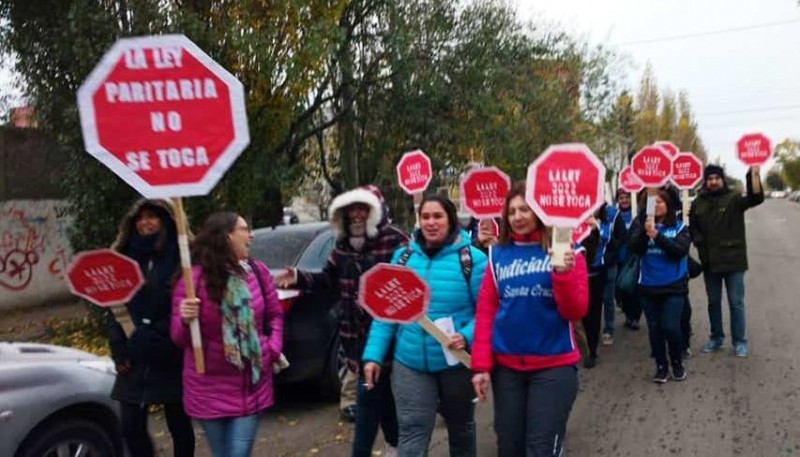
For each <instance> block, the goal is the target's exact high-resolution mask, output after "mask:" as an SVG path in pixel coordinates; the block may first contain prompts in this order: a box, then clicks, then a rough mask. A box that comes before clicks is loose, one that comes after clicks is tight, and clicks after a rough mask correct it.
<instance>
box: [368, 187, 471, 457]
mask: <svg viewBox="0 0 800 457" xmlns="http://www.w3.org/2000/svg"><path fill="white" fill-rule="evenodd" d="M418 216H419V224H420V228H419V229H418V230H416V231H415V232H414V236H413V238H412V241H411V243H410V244H409V246H408V247H407V248H401V249H399V250H398V251H397V252H395V254H394V257H393V258H392V263H393V264H401V265H405V266H407V267H408V268H411V269H412V270H414V271H415V272H416V273H417V274H418V275H419V276H420V277H421V278H423V279H424V280H425V281H426V282H427V284H428V286H429V287H430V294H431V295H430V305H429V307H428V314H427V315H428V317H430V319H431V320H433V321H436V320H438V319H449V320H451V321H452V326H453V328H454V329H455V333H454V334H452V335H451V336H450V344H449V345H448V348H449V349H453V350H459V349H468V348H469V346H470V344H471V343H472V332H473V328H474V325H475V300H476V297H477V296H478V288H479V286H480V283H481V279H482V278H483V272H484V269H485V268H486V256H485V255H484V254H483V252H481V251H480V250H479V249H477V248H476V247H474V246H472V245H471V243H470V239H469V236H468V235H467V232H465V231H464V230H461V228H460V227H459V223H458V216H457V213H456V207H455V205H454V204H453V203H452V202H451V201H450V200H448V199H447V198H445V197H441V196H438V195H431V196H426V197H425V198H424V199H423V200H422V203H421V204H420V207H419V210H418ZM466 262H468V263H469V264H468V265H467V264H466ZM392 348H394V351H392ZM392 352H393V353H394V365H393V367H392V374H391V376H392V390H393V392H394V397H395V402H396V404H397V420H398V423H399V432H400V440H399V444H398V449H397V451H398V455H399V456H405V457H419V456H426V455H428V447H429V445H430V440H431V435H432V433H433V428H434V425H435V423H436V412H437V405H438V410H439V413H441V415H442V416H443V417H444V419H445V423H446V424H447V436H448V443H449V448H450V455H451V456H453V457H475V456H476V455H477V450H476V446H477V444H476V435H475V418H474V415H475V404H474V403H473V402H472V399H473V390H472V385H471V383H470V379H471V377H472V373H471V372H470V370H469V369H468V368H467V367H465V366H463V365H461V364H460V363H458V362H455V363H453V364H451V363H449V362H448V360H447V358H446V356H445V353H444V348H443V347H442V345H441V344H440V343H439V342H438V341H437V340H436V339H434V338H433V337H432V336H430V335H428V333H427V332H426V331H425V330H423V329H422V327H421V326H420V325H419V324H417V323H413V324H407V325H398V324H389V323H384V322H379V321H374V322H373V323H372V328H371V329H370V333H369V340H368V341H367V347H366V349H365V350H364V357H363V358H364V362H365V364H364V372H365V375H366V382H367V384H368V388H369V389H373V388H375V385H376V383H380V382H381V381H382V380H383V379H385V378H386V376H387V374H386V373H385V368H386V367H385V364H386V361H387V360H388V359H390V358H391V354H392Z"/></svg>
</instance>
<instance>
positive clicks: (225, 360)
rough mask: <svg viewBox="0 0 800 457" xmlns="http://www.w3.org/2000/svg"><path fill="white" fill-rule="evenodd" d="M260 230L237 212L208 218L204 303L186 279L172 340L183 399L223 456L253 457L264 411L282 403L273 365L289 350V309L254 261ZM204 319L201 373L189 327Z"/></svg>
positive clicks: (199, 284)
mask: <svg viewBox="0 0 800 457" xmlns="http://www.w3.org/2000/svg"><path fill="white" fill-rule="evenodd" d="M252 240H253V235H252V232H251V231H250V228H249V227H248V225H247V221H245V220H244V219H243V218H242V217H241V216H239V215H238V214H236V213H233V212H220V213H214V214H212V215H211V216H209V217H208V219H206V221H205V223H204V224H203V227H202V229H201V230H200V233H198V234H197V237H196V238H195V240H194V242H193V243H192V259H193V261H194V262H196V265H195V266H194V267H193V268H192V280H193V282H194V285H195V287H196V289H197V298H196V299H189V298H187V297H186V284H185V283H184V281H183V279H180V280H179V281H178V283H177V285H176V287H175V292H174V294H173V298H172V307H173V311H172V325H171V329H170V330H171V334H172V340H173V341H175V343H176V344H177V345H178V346H180V347H181V348H183V402H184V405H185V407H186V412H187V413H188V414H189V415H190V416H191V417H192V418H194V419H196V420H197V421H198V422H199V423H200V425H201V426H202V427H203V430H204V431H205V434H206V438H207V439H208V443H209V446H210V447H211V452H212V453H213V454H214V456H215V457H245V456H249V455H250V453H251V451H252V447H253V444H254V441H255V437H256V432H257V430H258V419H259V414H260V413H261V412H262V411H263V410H265V409H266V408H269V407H270V406H272V404H273V403H274V399H273V384H272V363H273V362H277V361H278V360H279V359H280V355H281V348H282V346H283V312H282V310H281V305H280V303H279V302H278V294H277V292H276V291H275V286H274V284H273V283H272V278H271V277H270V273H269V270H268V269H267V267H266V266H265V265H264V264H263V263H261V262H259V261H255V260H250V259H249V255H250V243H251V242H252ZM195 318H197V319H198V321H199V324H200V334H201V335H202V342H203V356H204V359H205V373H204V374H200V373H198V372H197V367H196V366H195V362H194V354H193V351H192V344H191V338H190V332H189V323H190V322H191V320H192V319H195Z"/></svg>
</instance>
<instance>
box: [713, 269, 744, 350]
mask: <svg viewBox="0 0 800 457" xmlns="http://www.w3.org/2000/svg"><path fill="white" fill-rule="evenodd" d="M703 279H704V280H705V282H706V294H707V295H708V320H709V321H710V322H711V339H712V340H716V341H719V342H722V341H723V340H725V333H724V332H723V331H722V282H723V281H725V291H726V292H727V294H728V306H729V307H730V311H731V338H732V340H733V344H738V343H745V344H746V343H747V339H746V338H745V336H744V331H745V316H744V272H743V271H736V272H733V273H709V272H704V273H703Z"/></svg>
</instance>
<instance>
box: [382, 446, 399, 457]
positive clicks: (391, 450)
mask: <svg viewBox="0 0 800 457" xmlns="http://www.w3.org/2000/svg"><path fill="white" fill-rule="evenodd" d="M383 457H397V448H396V447H394V446H389V445H388V444H387V445H386V449H384V450H383Z"/></svg>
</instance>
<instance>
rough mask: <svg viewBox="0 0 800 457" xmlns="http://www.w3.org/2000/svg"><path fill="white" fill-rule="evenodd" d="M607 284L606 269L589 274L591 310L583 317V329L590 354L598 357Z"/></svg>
mask: <svg viewBox="0 0 800 457" xmlns="http://www.w3.org/2000/svg"><path fill="white" fill-rule="evenodd" d="M605 285H606V270H600V271H599V272H597V274H595V275H594V276H589V312H588V313H586V317H584V318H583V329H584V331H585V332H586V342H587V343H588V345H589V356H590V357H597V345H598V344H599V343H600V324H602V319H603V291H604V289H605Z"/></svg>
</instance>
